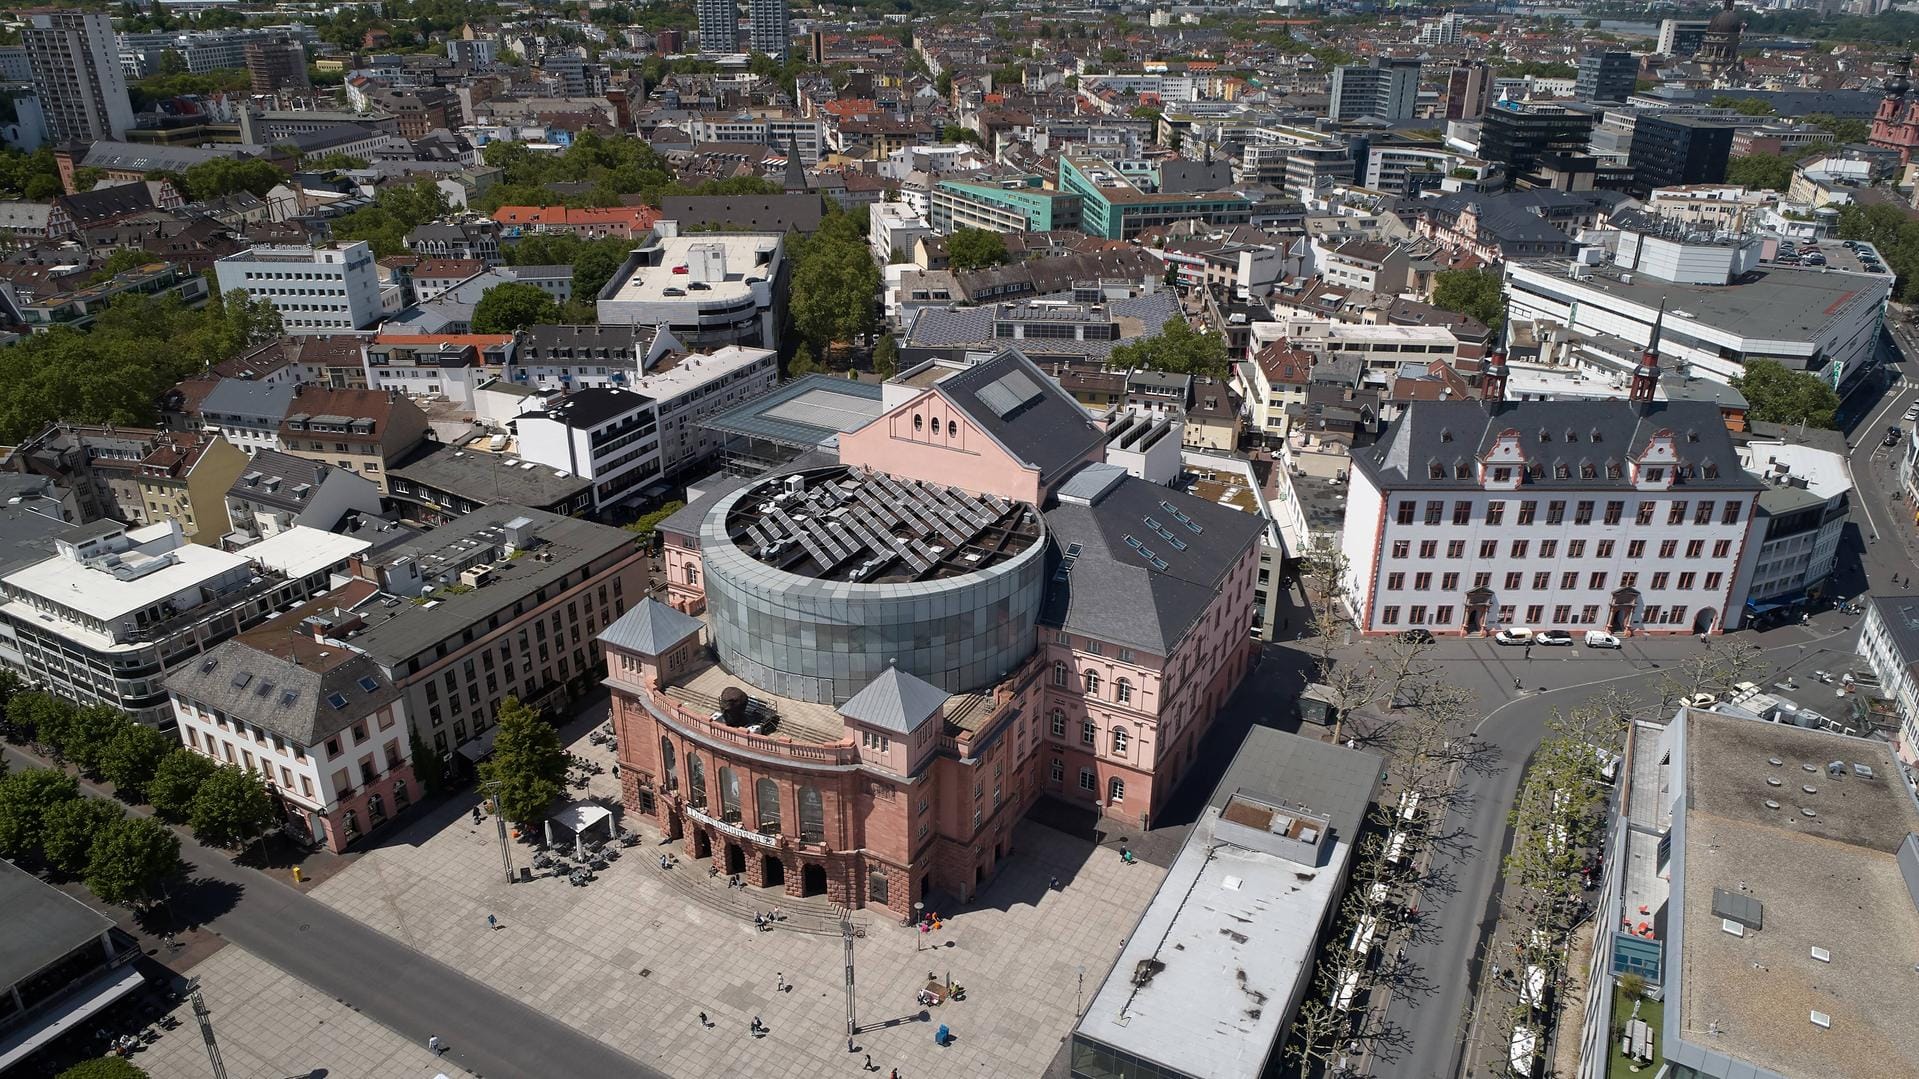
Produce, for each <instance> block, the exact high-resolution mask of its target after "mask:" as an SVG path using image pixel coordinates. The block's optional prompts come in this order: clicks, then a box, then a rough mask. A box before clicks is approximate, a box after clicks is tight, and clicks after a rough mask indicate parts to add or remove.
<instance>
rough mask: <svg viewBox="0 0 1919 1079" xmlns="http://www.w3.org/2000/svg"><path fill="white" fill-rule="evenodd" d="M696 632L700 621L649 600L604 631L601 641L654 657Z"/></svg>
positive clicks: (636, 606) (648, 598)
mask: <svg viewBox="0 0 1919 1079" xmlns="http://www.w3.org/2000/svg"><path fill="white" fill-rule="evenodd" d="M699 631H700V620H699V619H697V618H694V617H693V616H692V615H687V614H681V613H680V612H679V611H676V610H674V609H673V608H671V607H668V606H667V605H666V604H664V603H661V602H660V601H659V600H656V599H654V598H653V597H651V596H648V597H647V598H645V599H643V600H641V601H640V602H639V603H638V604H636V605H634V607H633V609H632V610H630V611H628V612H626V613H625V614H623V615H621V616H620V617H619V618H618V619H617V620H616V621H615V622H614V623H613V624H612V625H610V626H608V627H606V629H605V631H603V632H602V633H601V634H600V640H602V641H604V642H606V643H607V644H610V645H612V646H613V647H615V648H624V649H626V650H627V651H629V652H637V653H639V654H640V655H643V656H657V655H659V654H660V653H662V652H665V651H666V650H667V649H669V648H672V647H673V646H674V645H676V644H679V643H680V642H681V641H684V640H686V639H687V638H688V637H691V636H693V635H694V634H696V633H698V632H699Z"/></svg>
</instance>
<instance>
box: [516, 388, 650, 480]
mask: <svg viewBox="0 0 1919 1079" xmlns="http://www.w3.org/2000/svg"><path fill="white" fill-rule="evenodd" d="M514 423H515V426H516V427H517V428H518V430H519V436H520V441H519V449H520V457H521V458H522V459H523V460H525V461H527V462H529V463H537V464H540V465H543V466H545V467H548V468H552V469H556V470H562V471H565V472H569V473H572V474H573V475H575V476H578V477H580V478H581V479H585V480H592V481H593V506H594V508H595V509H603V508H605V507H607V506H610V505H613V504H614V503H616V502H620V501H623V500H625V499H627V498H630V497H631V496H633V495H636V494H638V493H639V492H640V491H641V490H642V489H644V488H645V487H646V486H647V485H648V484H651V483H653V482H655V481H656V480H658V479H659V477H660V474H661V471H662V469H661V461H660V431H659V412H658V409H657V407H656V405H655V402H654V400H653V399H652V398H651V397H648V396H646V395H644V394H639V393H634V392H632V391H631V390H623V389H619V388H617V387H606V388H592V389H584V390H576V391H574V392H572V393H569V394H566V395H564V396H561V397H558V398H555V399H553V400H552V401H550V402H548V403H546V404H545V405H544V406H542V407H540V408H538V409H537V410H535V411H532V412H524V413H521V414H520V416H519V417H518V418H517V419H516V420H515V421H514Z"/></svg>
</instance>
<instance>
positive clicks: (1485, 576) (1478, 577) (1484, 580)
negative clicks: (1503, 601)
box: [1473, 573, 1493, 588]
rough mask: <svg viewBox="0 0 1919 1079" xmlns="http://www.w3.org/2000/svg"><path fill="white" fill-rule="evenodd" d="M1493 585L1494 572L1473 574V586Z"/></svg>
mask: <svg viewBox="0 0 1919 1079" xmlns="http://www.w3.org/2000/svg"><path fill="white" fill-rule="evenodd" d="M1492 586H1493V575H1492V574H1490V573H1475V574H1473V587H1474V588H1491V587H1492Z"/></svg>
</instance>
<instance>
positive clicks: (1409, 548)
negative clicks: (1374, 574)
mask: <svg viewBox="0 0 1919 1079" xmlns="http://www.w3.org/2000/svg"><path fill="white" fill-rule="evenodd" d="M1412 553H1413V545H1412V541H1411V540H1394V541H1393V557H1394V558H1409V557H1411V556H1412Z"/></svg>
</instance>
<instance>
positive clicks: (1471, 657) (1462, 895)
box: [1372, 327, 1919, 1079]
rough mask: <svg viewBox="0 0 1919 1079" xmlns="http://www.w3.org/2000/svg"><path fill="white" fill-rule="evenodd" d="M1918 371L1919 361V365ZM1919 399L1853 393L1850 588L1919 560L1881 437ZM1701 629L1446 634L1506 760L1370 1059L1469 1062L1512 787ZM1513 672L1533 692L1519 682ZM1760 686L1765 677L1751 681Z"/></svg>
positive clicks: (1447, 1073) (1785, 651) (1915, 343)
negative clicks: (1577, 715) (1518, 640)
mask: <svg viewBox="0 0 1919 1079" xmlns="http://www.w3.org/2000/svg"><path fill="white" fill-rule="evenodd" d="M1894 337H1895V339H1896V340H1897V341H1898V342H1899V343H1900V344H1901V345H1902V346H1903V347H1904V348H1905V349H1906V350H1907V352H1908V354H1909V355H1919V335H1914V334H1908V333H1906V332H1904V328H1903V327H1902V328H1901V329H1900V331H1899V332H1896V333H1895V334H1894ZM1916 369H1919V368H1916ZM1914 403H1919V382H1915V383H1914V384H1912V385H1911V386H1907V385H1906V384H1905V383H1903V382H1897V381H1895V382H1893V383H1892V385H1891V387H1890V389H1889V390H1888V391H1886V392H1883V393H1881V392H1880V390H1879V389H1877V388H1873V389H1869V390H1866V391H1864V392H1862V393H1860V394H1856V395H1854V398H1853V399H1851V400H1848V401H1847V402H1846V409H1845V410H1844V418H1845V420H1846V422H1847V424H1848V426H1849V428H1850V434H1851V436H1852V437H1853V438H1855V439H1856V442H1857V445H1856V447H1855V448H1854V449H1852V450H1851V452H1850V455H1849V460H1850V464H1851V466H1852V472H1853V481H1854V485H1855V492H1854V498H1853V504H1852V509H1851V522H1852V523H1851V526H1850V527H1849V528H1848V529H1847V533H1846V535H1845V538H1844V539H1843V540H1842V543H1841V551H1840V557H1839V567H1838V570H1837V571H1836V572H1835V574H1834V579H1835V583H1836V585H1837V586H1838V592H1839V594H1841V595H1844V596H1847V597H1854V596H1858V595H1860V594H1862V593H1865V592H1867V591H1869V590H1870V591H1872V592H1876V593H1879V594H1891V593H1893V592H1894V591H1910V589H1903V588H1902V589H1897V590H1895V589H1894V588H1893V586H1892V584H1891V579H1892V577H1893V576H1894V575H1895V574H1896V575H1898V576H1900V577H1901V578H1903V577H1905V576H1906V575H1909V574H1914V573H1915V571H1919V564H1916V563H1919V529H1915V527H1914V526H1913V524H1912V521H1913V513H1912V508H1911V507H1910V506H1908V505H1906V504H1905V503H1903V502H1894V501H1893V500H1892V496H1893V493H1894V492H1895V491H1896V490H1897V487H1898V484H1897V480H1896V477H1895V474H1894V472H1893V471H1892V469H1891V467H1890V466H1891V464H1892V463H1894V462H1895V461H1896V459H1897V458H1896V452H1897V451H1893V454H1892V455H1889V454H1888V452H1887V451H1886V450H1885V449H1884V448H1883V447H1881V446H1880V438H1881V437H1882V436H1883V434H1884V432H1885V428H1886V427H1887V426H1889V425H1891V424H1893V423H1897V422H1898V421H1899V417H1900V415H1901V414H1902V413H1903V411H1904V410H1905V409H1906V408H1907V407H1908V406H1910V405H1912V404H1914ZM1857 622H1858V619H1857V618H1854V617H1850V616H1846V615H1842V614H1840V613H1838V612H1827V613H1825V614H1822V615H1819V616H1817V617H1815V618H1814V620H1813V623H1812V624H1811V625H1810V626H1804V627H1802V626H1789V627H1784V628H1780V629H1774V630H1770V631H1768V632H1764V633H1754V632H1751V631H1740V632H1738V633H1736V634H1734V635H1732V636H1730V637H1729V638H1727V639H1728V640H1734V641H1741V642H1750V643H1753V644H1757V645H1758V646H1759V647H1761V648H1762V649H1764V650H1766V652H1767V654H1768V656H1769V657H1770V658H1772V659H1773V660H1775V661H1776V662H1778V663H1780V664H1782V665H1785V664H1790V663H1791V662H1792V661H1793V660H1794V659H1795V658H1797V657H1798V656H1800V655H1801V654H1802V651H1803V650H1804V649H1810V648H1813V647H1815V646H1822V645H1823V646H1824V647H1827V648H1835V649H1839V650H1842V651H1846V652H1850V651H1851V650H1852V646H1853V642H1854V639H1855V636H1854V634H1855V631H1856V626H1857ZM1698 647H1699V645H1698V644H1697V642H1695V641H1694V640H1693V639H1692V638H1680V639H1677V640H1674V639H1658V640H1629V641H1628V642H1627V643H1626V647H1625V648H1624V649H1622V650H1621V651H1619V652H1614V653H1607V652H1599V651H1593V650H1589V649H1586V648H1584V647H1583V646H1582V647H1578V648H1573V649H1565V650H1555V649H1544V648H1539V649H1534V650H1533V658H1532V659H1531V660H1530V661H1528V660H1526V659H1525V658H1524V653H1523V650H1520V649H1504V648H1501V647H1499V646H1498V645H1495V644H1493V643H1492V642H1490V641H1461V640H1453V639H1443V640H1442V641H1441V642H1440V643H1439V644H1438V645H1437V646H1436V647H1435V654H1436V658H1437V659H1438V660H1439V661H1440V663H1441V664H1442V665H1443V667H1444V668H1445V671H1446V674H1447V676H1448V678H1449V679H1451V680H1452V681H1454V682H1455V683H1456V684H1459V685H1461V686H1464V687H1466V688H1468V689H1471V690H1472V691H1474V692H1475V693H1476V694H1478V697H1479V701H1480V704H1481V706H1482V707H1483V708H1485V709H1486V710H1487V711H1486V715H1485V718H1484V719H1483V720H1481V722H1480V724H1479V726H1478V728H1477V732H1478V734H1479V736H1480V737H1481V738H1483V739H1484V740H1485V741H1486V742H1488V743H1490V744H1492V745H1493V746H1496V747H1497V748H1498V750H1499V753H1498V764H1497V765H1496V766H1495V767H1494V768H1491V769H1488V770H1486V771H1483V772H1480V773H1471V774H1468V775H1467V776H1466V777H1465V779H1464V796H1463V797H1462V799H1461V801H1460V803H1459V805H1458V806H1457V807H1456V809H1455V810H1454V813H1453V815H1452V817H1451V818H1450V819H1449V821H1448V827H1446V828H1442V829H1441V832H1442V833H1452V834H1454V835H1455V836H1456V837H1457V839H1458V842H1456V843H1454V844H1451V845H1447V846H1443V847H1441V848H1439V849H1436V850H1435V852H1434V855H1433V866H1432V868H1431V870H1430V871H1429V873H1428V877H1429V878H1432V879H1436V880H1438V881H1441V882H1443V887H1442V888H1441V889H1439V890H1436V891H1433V892H1429V893H1428V894H1427V895H1425V896H1424V897H1422V899H1421V901H1420V918H1421V922H1422V929H1423V932H1422V933H1421V934H1420V938H1421V939H1420V940H1419V941H1418V942H1415V943H1412V944H1410V945H1409V946H1408V948H1407V956H1408V959H1409V960H1410V961H1411V962H1412V963H1414V964H1417V967H1418V969H1419V970H1420V971H1421V973H1422V974H1423V976H1424V978H1425V979H1427V980H1429V981H1430V986H1429V987H1428V988H1427V989H1426V990H1425V991H1422V992H1414V993H1403V994H1401V995H1399V996H1396V997H1395V998H1394V999H1393V1001H1392V1004H1391V1006H1390V1008H1389V1009H1388V1012H1387V1020H1388V1023H1389V1024H1391V1025H1392V1026H1393V1027H1396V1028H1397V1029H1398V1034H1399V1037H1398V1038H1397V1039H1396V1041H1397V1042H1398V1043H1399V1044H1398V1046H1397V1047H1396V1048H1391V1049H1388V1050H1387V1051H1386V1052H1384V1053H1382V1054H1381V1055H1380V1056H1378V1057H1377V1058H1375V1060H1374V1061H1373V1064H1372V1074H1374V1075H1376V1076H1379V1077H1381V1079H1451V1077H1454V1076H1458V1075H1460V1074H1462V1068H1463V1066H1464V1061H1463V1059H1462V1057H1463V1051H1464V1046H1465V1036H1466V1033H1467V1029H1468V1026H1469V1024H1470V1021H1471V1014H1470V1009H1471V1005H1472V1001H1473V998H1474V990H1475V989H1476V988H1477V985H1478V981H1479V979H1480V978H1481V976H1482V973H1483V972H1482V969H1481V962H1480V959H1481V949H1482V948H1483V946H1484V942H1485V941H1487V940H1489V939H1490V937H1491V932H1492V929H1493V927H1494V924H1495V921H1496V918H1497V908H1496V906H1495V899H1494V891H1495V888H1496V886H1497V884H1498V882H1499V877H1500V871H1501V865H1502V863H1503V861H1504V859H1505V856H1506V854H1507V853H1508V851H1509V849H1510V846H1511V842H1512V834H1511V829H1510V828H1509V827H1508V823H1507V816H1508V813H1509V812H1510V810H1511V808H1512V805H1513V801H1514V799H1515V798H1516V797H1517V794H1518V789H1519V783H1520V780H1521V778H1522V776H1523V774H1524V771H1525V768H1526V764H1527V762H1528V761H1529V760H1530V759H1531V757H1532V755H1533V753H1534V752H1535V751H1537V750H1538V748H1539V744H1540V742H1541V741H1543V740H1544V738H1545V735H1546V733H1547V723H1548V722H1549V721H1550V720H1551V718H1552V716H1553V715H1554V713H1555V712H1564V711H1569V710H1571V709H1573V708H1576V707H1578V706H1579V705H1580V704H1581V703H1583V702H1585V701H1587V700H1589V699H1591V698H1592V697H1594V696H1596V695H1598V694H1599V693H1601V692H1604V691H1607V690H1612V689H1618V690H1624V691H1628V692H1631V691H1635V690H1638V691H1640V692H1641V693H1642V694H1643V693H1644V691H1645V690H1647V689H1650V688H1651V686H1653V685H1654V684H1656V682H1657V680H1658V678H1659V674H1658V670H1657V666H1658V665H1659V664H1662V663H1664V662H1667V661H1670V660H1674V659H1677V658H1680V657H1682V656H1685V655H1687V654H1689V653H1691V652H1694V651H1696V650H1697V649H1698ZM1515 677H1517V678H1519V679H1520V680H1521V684H1522V685H1523V686H1524V687H1525V691H1524V692H1523V693H1520V694H1515V692H1514V690H1513V679H1514V678H1515ZM1755 681H1759V682H1761V684H1764V683H1765V682H1766V681H1768V679H1755Z"/></svg>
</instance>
